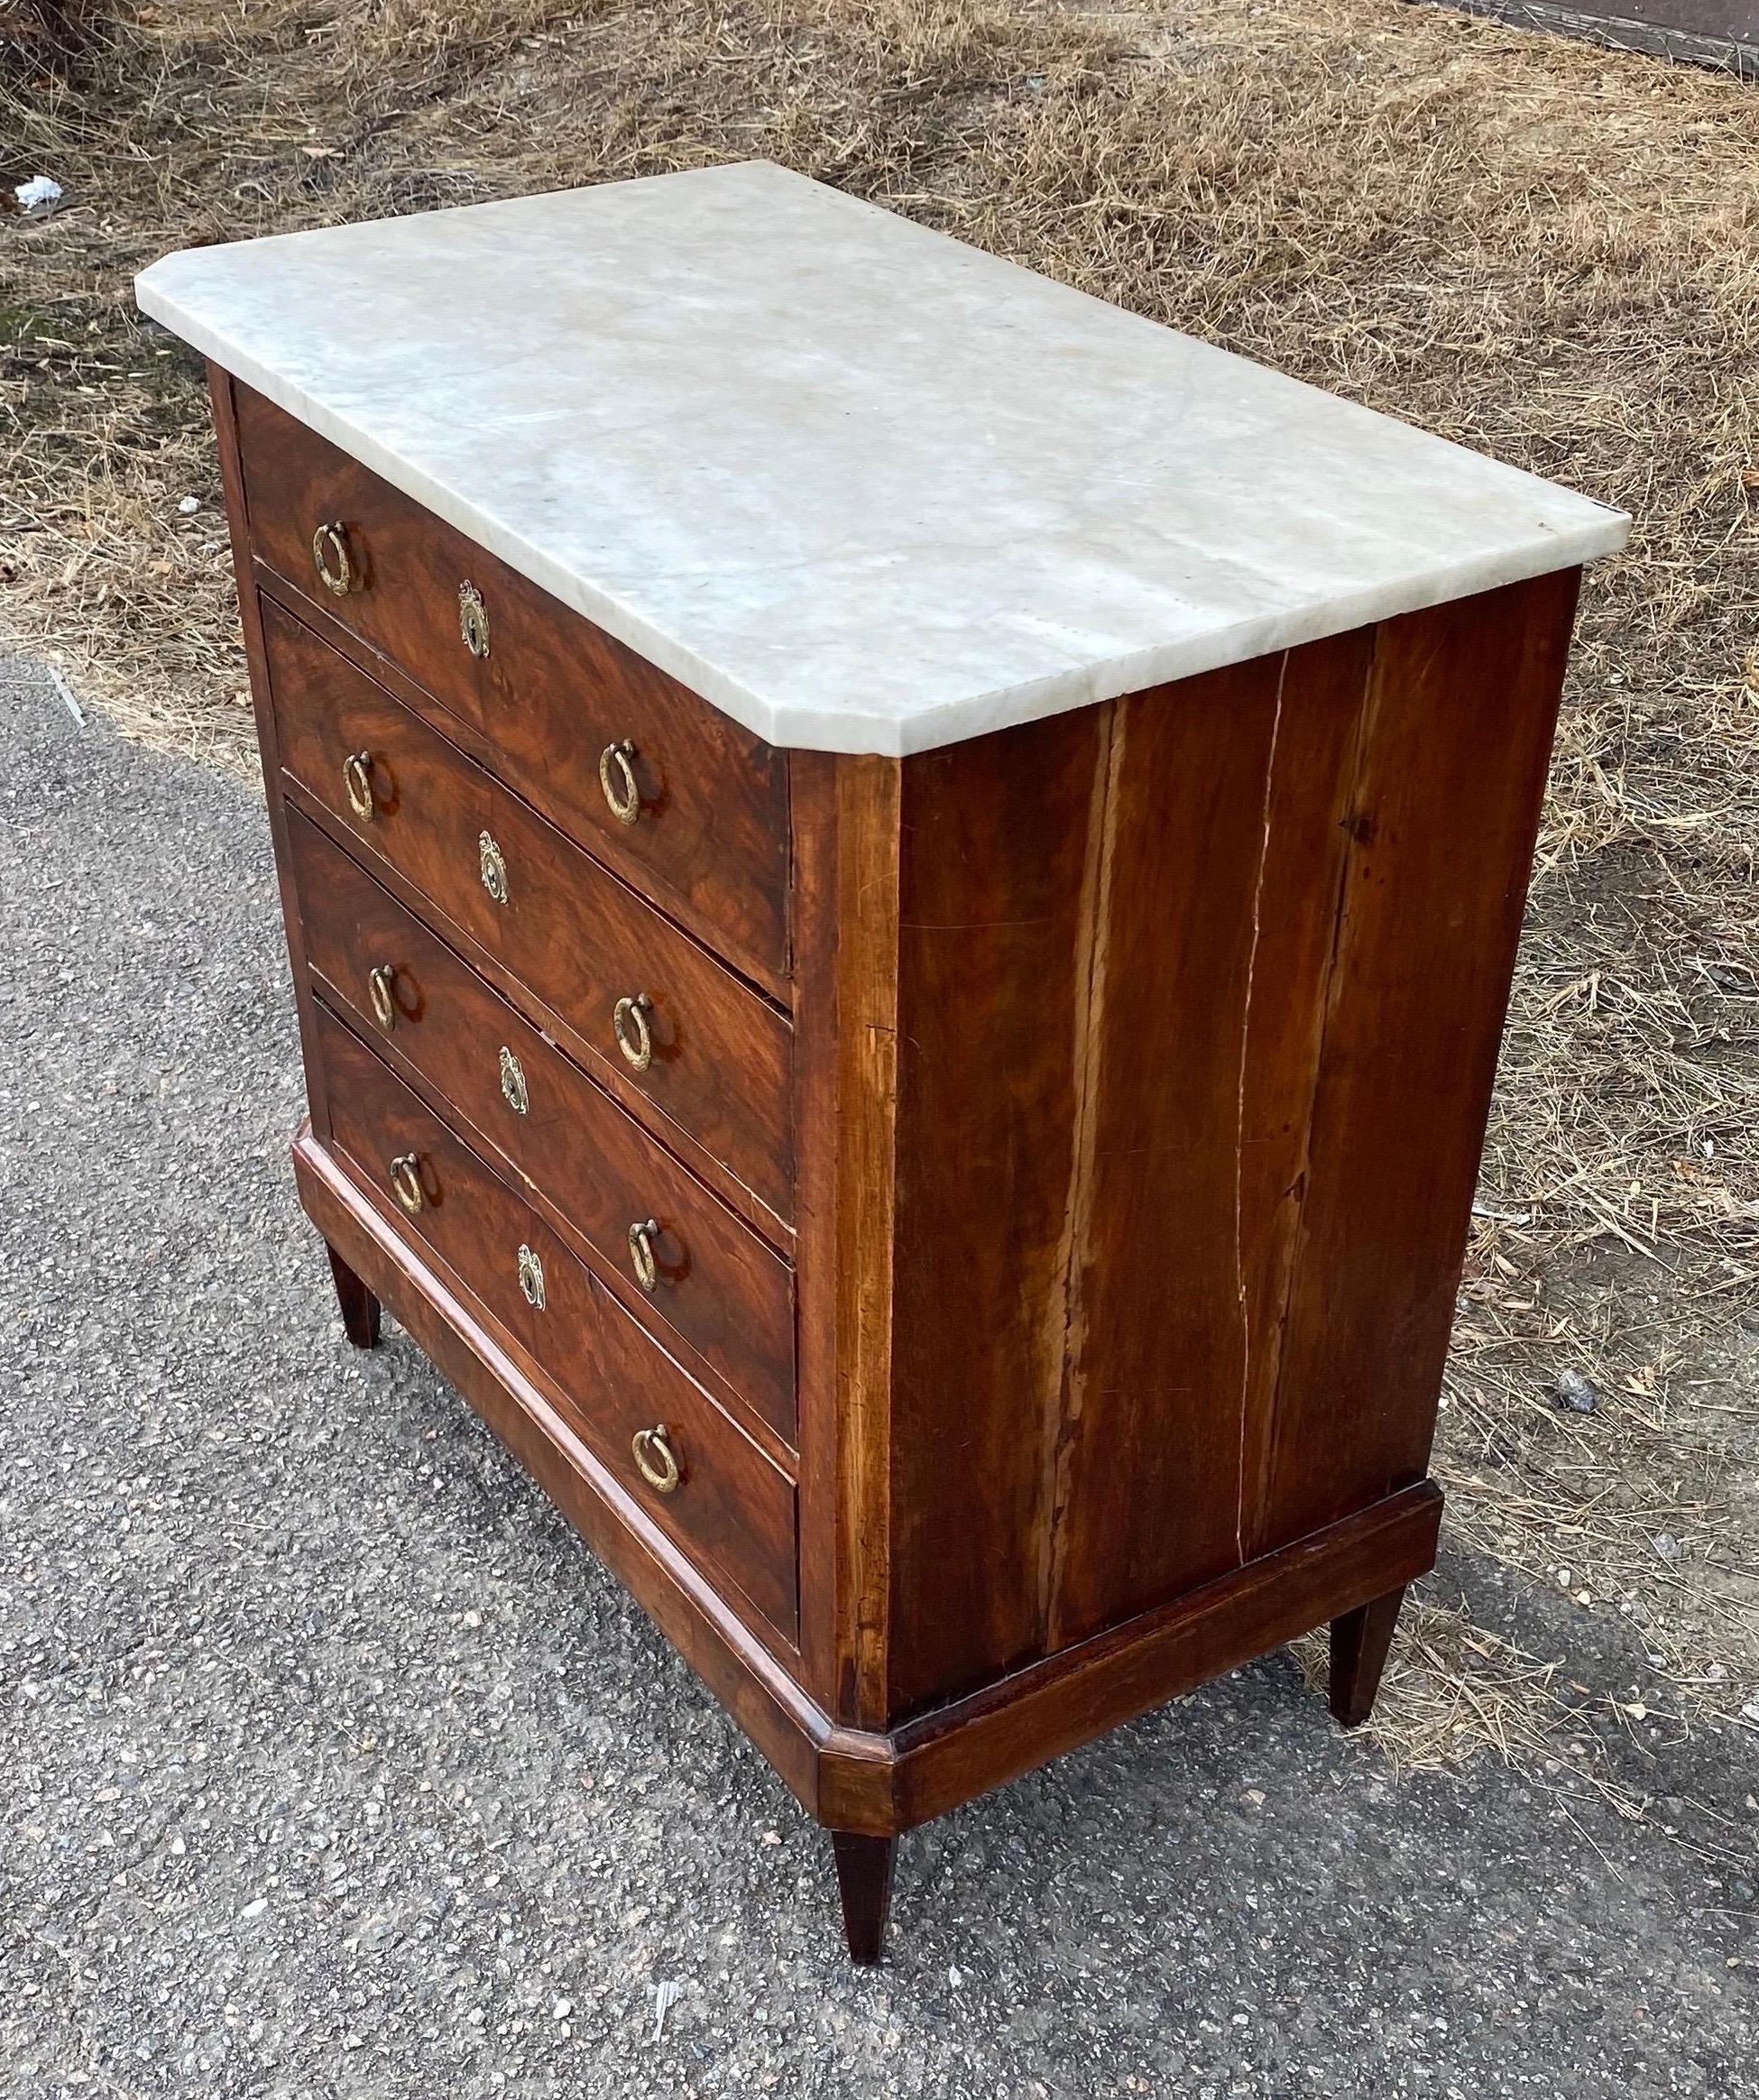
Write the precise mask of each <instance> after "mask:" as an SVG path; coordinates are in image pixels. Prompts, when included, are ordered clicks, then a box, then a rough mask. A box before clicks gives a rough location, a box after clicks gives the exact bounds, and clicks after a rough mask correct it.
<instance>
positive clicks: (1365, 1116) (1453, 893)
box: [1248, 571, 1577, 1551]
mask: <svg viewBox="0 0 1759 2100" xmlns="http://www.w3.org/2000/svg"><path fill="white" fill-rule="evenodd" d="M1576 587H1577V576H1576V573H1575V572H1574V571H1569V572H1566V573H1564V574H1562V575H1560V576H1546V577H1542V578H1541V579H1539V580H1538V581H1537V582H1535V583H1529V584H1517V585H1510V586H1508V587H1507V588H1506V589H1504V590H1499V591H1493V592H1489V593H1487V594H1485V595H1484V596H1482V597H1479V598H1473V599H1466V600H1462V601H1461V602H1460V603H1457V604H1452V605H1443V606H1440V607H1437V608H1436V609H1435V610H1433V611H1432V612H1426V613H1411V614H1408V615H1406V616H1405V617H1404V618H1403V619H1399V620H1395V621H1391V622H1387V623H1386V625H1384V626H1383V627H1382V628H1381V629H1380V630H1379V631H1378V634H1377V640H1376V649H1375V662H1374V670H1373V675H1372V677H1371V680H1370V683H1369V688H1368V698H1367V702H1366V711H1365V718H1364V726H1363V732H1362V738H1361V759H1360V761H1359V769H1358V780H1357V785H1356V789H1355V795H1354V800H1353V807H1352V826H1351V828H1352V843H1351V850H1350V855H1349V867H1348V870H1347V873H1346V877H1345V887H1344V893H1343V905H1342V914H1341V919H1340V926H1339V933H1338V939H1337V948H1336V957H1335V960H1334V962H1333V964H1332V968H1331V976H1330V980H1329V984H1328V990H1327V1011H1326V1018H1325V1024H1324V1046H1323V1051H1322V1064H1321V1072H1320V1078H1319V1084H1318V1088H1317V1091H1316V1094H1315V1099H1314V1103H1313V1110H1312V1136H1311V1139H1310V1143H1309V1156H1310V1165H1309V1169H1308V1182H1307V1195H1306V1201H1305V1202H1304V1204H1303V1211H1302V1220H1301V1228H1300V1241H1299V1246H1298V1248H1297V1252H1296V1257H1295V1266H1294V1275H1293V1280H1292V1285H1291V1293H1290V1299H1289V1307H1288V1315H1287V1322H1286V1326H1285V1340H1284V1348H1283V1359H1282V1367H1281V1375H1280V1381H1279V1385H1278V1388H1277V1395H1276V1411H1275V1424H1274V1432H1273V1451H1272V1455H1271V1460H1270V1465H1269V1468H1268V1474H1267V1480H1266V1492H1265V1497H1264V1503H1263V1506H1262V1508H1261V1509H1259V1510H1257V1511H1256V1512H1253V1513H1252V1514H1251V1517H1250V1519H1249V1521H1248V1538H1249V1541H1250V1543H1252V1545H1253V1546H1254V1548H1255V1549H1256V1550H1259V1551H1262V1550H1264V1549H1265V1548H1266V1547H1269V1546H1275V1545H1277V1544H1280V1543H1282V1542H1283V1541H1285V1540H1286V1539H1291V1538H1295V1537H1298V1536H1299V1535H1300V1534H1302V1533H1303V1532H1307V1531H1312V1530H1313V1529H1314V1528H1316V1527H1317V1526H1318V1525H1320V1524H1327V1523H1329V1522H1331V1520H1332V1519H1333V1518H1335V1517H1337V1516H1340V1515H1344V1514H1346V1513H1347V1512H1348V1511H1349V1510H1350V1509H1352V1508H1357V1507H1360V1506H1362V1505H1363V1504H1364V1503H1367V1502H1371V1501H1374V1500H1376V1499H1377V1498H1378V1497H1380V1496H1383V1495H1385V1494H1386V1493H1387V1492H1388V1491H1389V1490H1391V1489H1392V1488H1398V1487H1402V1486H1404V1484H1405V1483H1406V1482H1407V1481H1411V1480H1414V1479H1417V1478H1421V1477H1422V1474H1423V1468H1424V1465H1425V1463H1426V1460H1427V1457H1428V1452H1429V1447H1430V1440H1431V1437H1432V1433H1433V1429H1434V1423H1435V1402H1436V1396H1437V1394H1438V1392H1439V1390H1440V1387H1441V1372H1442V1367H1443V1364H1444V1362H1445V1359H1446V1356H1447V1348H1448V1338H1449V1335H1450V1331H1451V1329H1452V1325H1453V1313H1454V1295H1455V1292H1456V1290H1457V1288H1458V1285H1459V1280H1460V1263H1461V1260H1462V1258H1463V1257H1464V1253H1465V1247H1466V1236H1467V1230H1468V1227H1469V1222H1470V1211H1471V1202H1472V1193H1473V1190H1474V1188H1475V1186H1476V1184H1477V1180H1478V1158H1479V1154H1480V1152H1481V1151H1482V1149H1483V1145H1484V1130H1485V1123H1486V1120H1487V1116H1488V1112H1489V1106H1490V1092H1491V1087H1492V1084H1493V1082H1494V1080H1495V1077H1496V1070H1497V1048H1498V1045H1499V1043H1500V1039H1501V1032H1502V1025H1503V1016H1504V1012H1505V1009H1506V1005H1507V1000H1508V990H1509V984H1510V981H1511V979H1512V976H1513V972H1514V965H1515V944H1516V942H1517V941H1518V939H1519V936H1520V931H1521V915H1522V909H1523V906H1524V901H1525V898H1526V888H1527V880H1528V876H1529V873H1530V870H1531V867H1532V860H1533V839H1534V836H1535V834H1536V833H1537V830H1538V825H1539V816H1540V809H1541V805H1542V802H1543V797H1544V790H1545V775H1546V767H1547V761H1548V759H1549V756H1550V752H1551V747H1552V731H1553V727H1554V724H1555V721H1556V714H1557V705H1558V699H1559V695H1560V694H1561V690H1562V683H1563V670H1564V663H1565V659H1566V657H1567V655H1568V651H1569V645H1570V625H1571V620H1572V616H1573V613H1574V610H1575V601H1576Z"/></svg>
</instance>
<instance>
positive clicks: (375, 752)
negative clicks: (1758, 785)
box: [262, 603, 793, 1220]
mask: <svg viewBox="0 0 1759 2100" xmlns="http://www.w3.org/2000/svg"><path fill="white" fill-rule="evenodd" d="M262 617H263V634H264V640H265V642H266V646H267V652H268V662H269V683H270V688H271V692H272V696H273V702H274V712H275V726H276V732H277V735H278V737H279V740H280V744H281V765H282V767H283V769H285V771H286V772H287V773H288V774H289V775H290V776H291V778H293V779H294V780H295V781H297V782H298V783H299V786H300V787H301V788H304V789H305V790H306V792H307V793H308V794H309V796H311V797H313V799H314V800H315V801H317V802H318V803H320V804H322V805H323V806H324V807H325V808H326V809H327V810H329V811H330V812H331V813H332V815H334V816H335V817H336V819H337V820H338V822H339V823H340V824H342V825H345V827H346V828H347V830H348V832H349V834H350V836H351V838H352V840H353V842H354V843H355V850H356V851H357V852H360V853H362V854H364V855H366V856H370V857H373V858H376V859H378V860H381V861H384V862H385V863H387V864H388V865H389V866H390V867H391V868H394V869H395V870H396V871H397V872H398V873H399V874H400V875H401V876H402V877H403V878H404V880H406V881H408V882H409V883H410V884H411V885H413V887H414V888H415V889H418V890H419V891H420V892H421V894H422V895H423V897H424V898H428V899H429V900H431V902H432V904H433V905H434V906H435V907H437V909H438V911H439V913H440V914H442V915H443V916H444V917H445V918H446V919H447V920H449V921H450V922H451V923H452V924H453V925H454V926H458V927H460V928H462V929H463V931H464V932H465V933H466V934H467V935H470V937H471V938H472V939H473V940H474V941H477V942H479V943H480V944H482V946H483V948H484V949H485V950H486V951H487V952H488V953H490V954H491V955H493V957H494V958H495V960H496V961H497V962H499V963H501V964H502V966H503V967H504V968H505V969H506V970H507V971H508V972H510V973H511V975H512V976H513V977H515V978H517V979H519V980H520V981H521V982H523V983H524V984H526V985H528V986H530V989H531V990H532V991H533V992H534V993H535V994H536V996H537V998H538V999H539V1000H541V1001H542V1002H544V1004H546V1005H547V1006H548V1007H549V1008H551V1009H553V1010H554V1011H555V1013H556V1014H557V1016H558V1017H559V1018H561V1019H562V1020H563V1021H565V1022H566V1024H567V1025H568V1026H569V1027H571V1028H573V1029H575V1030H576V1031H577V1032H578V1034H579V1036H580V1037H581V1039H582V1041H583V1042H584V1044H585V1045H586V1047H587V1049H588V1050H589V1051H590V1052H591V1053H592V1055H594V1057H595V1058H596V1060H597V1064H598V1068H599V1069H600V1070H602V1071H603V1073H605V1075H606V1078H607V1082H608V1083H611V1084H612V1086H613V1087H614V1088H618V1089H622V1088H627V1089H629V1090H630V1091H631V1092H633V1093H635V1094H637V1095H639V1096H640V1098H641V1099H642V1100H644V1101H647V1102H649V1104H651V1106H652V1107H654V1108H655V1109H658V1110H659V1111H660V1112H661V1113H662V1114H664V1115H665V1116H668V1117H669V1118H670V1119H672V1120H673V1121H674V1122H676V1123H677V1125H678V1126H679V1127H680V1128H682V1129H683V1130H685V1131H686V1132H687V1133H688V1134H689V1135H690V1136H691V1137H692V1138H695V1140H696V1141H697V1143H698V1144H700V1145H701V1146H702V1147H704V1148H705V1150H706V1151H707V1152H708V1153H710V1154H711V1155H712V1156H714V1158H715V1159H717V1160H720V1161H721V1162H723V1164H724V1165H726V1166H727V1167H728V1168H729V1169H730V1170H731V1172H732V1174H733V1175H734V1176H735V1177H737V1179H738V1180H739V1181H741V1183H743V1184H744V1185H745V1186H746V1187H747V1188H749V1189H751V1190H752V1191H753V1192H754V1193H756V1194H757V1195H758V1196H760V1198H761V1199H762V1201H763V1202H765V1203H766V1204H767V1205H768V1206H769V1209H770V1210H771V1211H774V1212H775V1213H776V1214H777V1215H778V1217H779V1218H781V1219H783V1220H787V1218H788V1216H789V1214H790V1211H791V1208H792V1204H791V1183H792V1179H793V1174H792V1133H791V1130H790V1127H789V1075H790V1067H791V1060H792V1045H793V1031H792V1029H791V1027H790V1026H789V1024H788V1021H787V1018H786V1017H785V1016H784V1015H782V1014H780V1013H778V1011H777V1010H776V1009H775V1008H774V1007H772V1006H771V1005H770V1004H769V1002H768V1001H767V1000H766V999H763V998H761V997H760V995H759V994H758V993H757V992H756V991H754V990H751V987H750V986H748V985H746V984H744V983H743V982H742V981H741V980H740V979H738V978H736V977H734V976H733V975H732V972H729V971H727V970H725V969H724V968H723V967H722V966H721V965H720V964H719V963H716V962H715V961H714V957H713V956H711V955H709V954H708V953H705V951H704V950H703V949H702V948H700V947H698V946H697V945H696V944H695V942H694V941H692V940H691V939H690V938H689V937H688V936H687V935H685V934H682V933H680V932H679V931H678V930H677V927H676V926H673V925H672V924H671V923H670V922H669V921H668V919H666V918H664V917H662V916H660V914H659V913H658V912H657V911H655V910H653V909H652V908H651V907H649V906H648V905H647V904H645V903H643V902H642V900H641V899H640V898H639V897H637V896H636V895H635V893H634V892H633V891H632V890H631V889H628V888H627V887H626V886H625V885H624V884H623V883H622V882H619V881H618V880H617V879H616V878H615V876H613V875H611V874H608V873H607V872H606V871H605V870H603V868H601V867H600V866H599V865H598V863H597V862H596V861H594V860H593V859H592V858H591V857H590V856H589V855H587V854H586V853H584V852H581V850H580V848H579V847H578V846H576V845H574V844H572V843H570V842H569V841H568V840H566V839H565V838H564V837H563V836H562V834H560V833H559V832H558V831H557V830H556V828H555V826H554V825H552V824H548V823H546V821H545V820H544V819H543V818H542V817H540V816H539V815H537V813H536V812H535V811H533V810H531V809H530V808H529V807H528V806H526V805H525V804H524V803H522V802H521V801H520V799H519V797H517V796H515V795H513V794H511V792H510V791H509V790H508V789H507V788H503V787H502V786H501V784H500V783H499V782H498V781H495V780H493V779H492V778H490V777H489V775H488V774H487V773H485V772H484V771H483V769H482V768H481V767H480V766H477V765H474V764H473V763H472V761H471V760H468V759H467V758H465V755H464V754H463V752H461V751H458V750H456V748H455V747H454V746H453V745H451V744H449V743H448V742H447V741H446V739H445V738H444V737H442V736H440V735H438V734H437V732H435V731H433V730H431V729H429V728H428V726H427V724H426V723H423V722H421V721H420V720H419V718H418V717H417V716H415V715H414V714H410V711H409V709H408V708H406V707H404V706H402V705H400V704H399V703H398V702H397V701H395V700H393V699H392V698H391V695H390V694H389V693H387V692H386V691H385V690H384V688H383V687H382V686H379V685H376V684H374V682H373V680H372V679H371V678H369V677H366V676H365V674H364V672H362V671H360V670H358V669H357V668H355V666H354V665H353V664H351V663H349V662H348V661H347V660H346V659H345V658H343V657H340V656H338V655H337V654H336V651H335V650H334V649H330V648H329V647H328V646H327V644H326V643H324V642H322V641H320V640H318V637H317V636H316V635H314V634H313V633H312V632H311V631H310V630H309V629H308V628H305V627H302V626H301V625H300V624H299V622H298V621H296V620H294V619H293V618H292V616H291V615H290V614H289V613H283V612H282V611H281V609H280V608H279V607H278V606H275V605H272V604H269V603H264V605H263V608H262ZM364 811H370V814H364ZM644 1049H645V1050H646V1051H647V1052H648V1053H649V1054H648V1055H647V1058H646V1061H645V1062H643V1061H642V1053H643V1051H644ZM631 1052H633V1053H634V1055H631Z"/></svg>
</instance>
